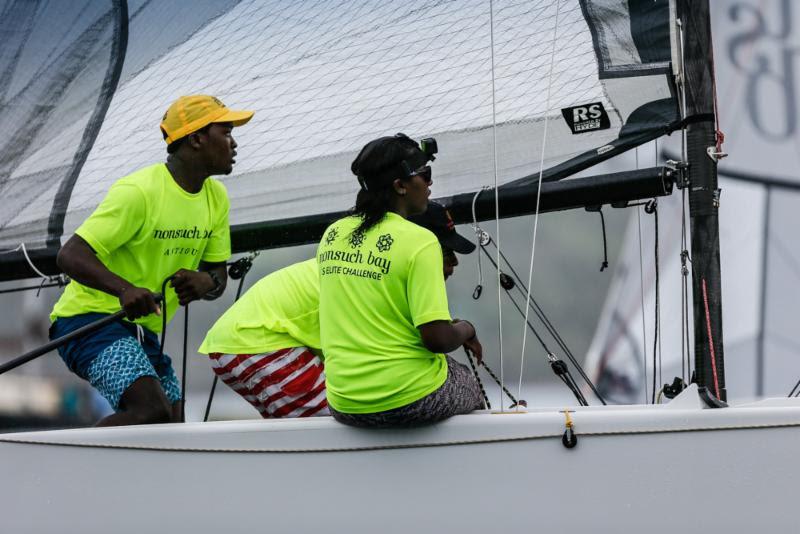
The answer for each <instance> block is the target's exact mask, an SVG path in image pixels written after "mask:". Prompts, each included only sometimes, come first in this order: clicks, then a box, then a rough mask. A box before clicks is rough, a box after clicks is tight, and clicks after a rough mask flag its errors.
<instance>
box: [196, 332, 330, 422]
mask: <svg viewBox="0 0 800 534" xmlns="http://www.w3.org/2000/svg"><path fill="white" fill-rule="evenodd" d="M208 357H209V358H210V359H211V365H212V367H213V368H214V372H215V373H216V374H217V376H219V377H220V378H221V379H222V381H223V382H225V383H226V384H228V385H229V386H230V387H231V388H232V389H233V390H234V391H236V392H237V393H238V394H239V395H241V396H242V397H244V398H245V400H247V402H249V403H250V404H252V405H253V406H255V408H256V409H257V410H258V412H259V413H260V414H261V417H264V418H268V417H309V416H312V415H330V411H329V410H328V401H327V399H326V398H325V368H324V366H323V364H322V361H321V360H320V359H319V358H318V357H317V356H315V355H314V354H313V353H312V352H311V351H310V350H308V348H306V347H294V348H290V349H281V350H276V351H275V352H266V353H263V354H220V353H218V352H215V353H211V354H209V355H208Z"/></svg>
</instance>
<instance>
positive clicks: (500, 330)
mask: <svg viewBox="0 0 800 534" xmlns="http://www.w3.org/2000/svg"><path fill="white" fill-rule="evenodd" d="M489 41H490V49H491V57H492V157H493V158H494V224H495V237H496V239H497V332H498V334H497V335H498V339H499V340H500V344H499V349H500V411H501V412H502V411H504V410H503V389H502V388H503V385H504V384H505V380H504V376H503V301H502V300H501V296H502V286H501V284H500V197H499V187H498V185H499V184H498V181H499V180H498V170H497V107H496V95H495V72H494V2H493V0H489ZM478 253H479V254H480V251H479V252H478Z"/></svg>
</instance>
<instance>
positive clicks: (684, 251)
mask: <svg viewBox="0 0 800 534" xmlns="http://www.w3.org/2000/svg"><path fill="white" fill-rule="evenodd" d="M677 24H678V40H679V43H680V56H681V64H680V69H681V71H680V76H679V77H678V83H679V85H680V91H678V97H679V99H680V108H681V114H682V116H681V119H686V115H687V109H686V80H685V78H684V72H683V65H684V63H685V59H684V55H683V51H684V38H685V35H684V30H683V24H682V22H681V20H680V19H678V20H677ZM714 91H715V98H716V87H715V89H714ZM715 107H716V105H715ZM686 136H687V131H686V128H681V161H682V162H686V161H687V160H688V155H687V146H686V144H687V137H686ZM687 202H688V199H687V197H686V187H683V189H681V278H682V292H681V378H683V381H684V382H685V383H688V381H689V378H690V377H691V375H692V362H691V348H690V343H689V336H690V333H691V330H690V329H689V266H688V264H687V261H688V262H689V263H691V261H692V260H691V257H690V255H689V238H688V228H687V225H686V205H687ZM684 359H685V361H684Z"/></svg>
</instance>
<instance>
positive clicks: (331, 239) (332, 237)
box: [325, 228, 339, 245]
mask: <svg viewBox="0 0 800 534" xmlns="http://www.w3.org/2000/svg"><path fill="white" fill-rule="evenodd" d="M338 236H339V230H338V229H337V228H331V231H330V232H328V235H326V236H325V244H326V245H330V244H331V243H333V242H334V241H336V238H337V237H338Z"/></svg>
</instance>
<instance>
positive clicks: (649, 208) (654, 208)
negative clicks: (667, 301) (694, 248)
mask: <svg viewBox="0 0 800 534" xmlns="http://www.w3.org/2000/svg"><path fill="white" fill-rule="evenodd" d="M644 211H645V212H646V213H650V214H653V215H654V217H655V219H654V221H655V246H654V261H655V275H656V276H655V282H656V287H655V290H656V293H655V310H654V312H655V317H654V321H655V330H654V333H653V389H652V391H651V393H652V400H651V403H652V404H655V403H656V387H657V386H656V377H657V376H658V380H660V379H661V376H660V374H661V360H660V357H661V354H660V351H659V350H658V349H659V325H660V316H659V313H660V311H661V309H660V307H661V304H660V301H659V300H660V295H661V292H660V288H659V272H658V271H659V269H658V202H657V201H656V200H655V199H654V200H651V201H650V202H648V203H647V205H646V206H645V208H644Z"/></svg>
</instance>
